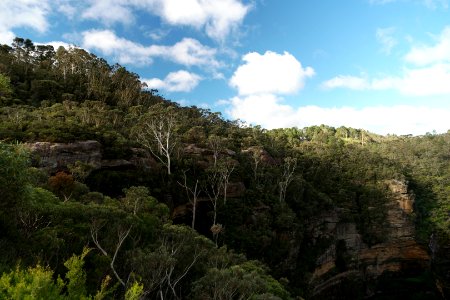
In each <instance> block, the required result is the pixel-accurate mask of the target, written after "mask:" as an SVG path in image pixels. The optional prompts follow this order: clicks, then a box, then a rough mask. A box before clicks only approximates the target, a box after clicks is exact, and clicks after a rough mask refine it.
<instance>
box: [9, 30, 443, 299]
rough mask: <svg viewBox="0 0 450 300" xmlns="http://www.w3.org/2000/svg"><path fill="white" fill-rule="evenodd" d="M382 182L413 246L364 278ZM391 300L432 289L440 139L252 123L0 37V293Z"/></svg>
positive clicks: (385, 200) (439, 213)
mask: <svg viewBox="0 0 450 300" xmlns="http://www.w3.org/2000/svg"><path fill="white" fill-rule="evenodd" d="M58 149H59V150H58ZM393 183H395V184H396V186H404V187H405V191H403V190H402V192H401V193H400V194H401V195H402V197H409V198H408V199H409V200H408V201H412V202H411V203H413V204H411V205H412V206H411V208H410V209H409V208H405V209H404V211H407V212H408V213H407V214H406V213H403V212H402V213H401V218H402V222H403V223H401V224H411V228H412V229H411V230H412V231H411V232H412V233H410V234H409V233H408V235H407V234H403V235H402V236H401V238H402V242H405V243H409V244H408V245H412V244H413V243H414V245H413V246H408V247H409V248H405V249H407V250H405V251H403V252H401V251H400V254H399V255H397V256H396V255H394V254H393V255H392V256H390V258H389V259H388V260H386V265H387V266H388V264H391V265H389V266H395V268H394V267H392V268H390V267H386V270H385V271H383V272H381V273H379V274H378V273H377V274H376V275H374V274H375V273H373V271H372V268H373V262H372V261H370V260H369V259H368V258H367V257H368V256H367V255H368V254H367V253H372V252H373V251H375V254H374V255H375V256H376V257H380V251H379V250H377V249H390V248H389V247H390V246H389V245H395V244H398V241H399V240H398V239H395V238H394V237H392V236H393V235H391V234H390V232H389V230H391V229H389V228H391V227H395V226H391V227H389V226H387V224H392V223H393V221H392V219H393V215H392V214H391V211H392V210H393V208H392V209H391V208H390V207H391V206H392V203H396V202H395V201H396V200H395V199H397V198H395V197H397V196H396V195H397V194H395V193H396V191H397V190H398V189H397V190H396V189H393V188H392V185H393ZM393 199H394V200H393ZM393 201H394V202H393ZM408 203H410V202H408ZM395 205H396V204H395ZM329 216H333V217H329ZM330 219H332V220H331V221H330ZM327 226H328V227H327ZM332 226H335V227H333V228H334V229H333V230H334V231H333V230H331V229H330V228H331V227H332ZM352 226H353V227H354V228H355V233H354V235H357V237H358V241H359V240H360V242H358V245H357V246H355V245H352V244H350V243H349V242H348V241H349V239H348V236H349V235H348V234H346V233H342V232H341V231H340V230H339V228H353V227H352ZM397 227H398V226H397ZM327 228H328V229H330V230H328V229H327ZM397 229H398V228H397ZM400 230H401V228H400ZM347 233H348V232H347ZM383 247H384V248H383ZM408 249H419V250H420V251H419V250H417V251H415V252H414V251H412V250H411V251H409V250H408ZM377 251H378V252H377ZM408 251H409V252H408ZM405 252H408V253H407V254H405ZM413 252H414V253H417V252H420V253H423V254H421V256H420V257H421V258H420V259H421V261H420V263H418V262H417V261H416V258H415V257H416V256H414V255H413V254H414V253H413ZM324 253H329V254H328V255H326V256H324ZM361 253H362V254H361ZM386 253H387V250H386ZM411 253H412V254H411ZM360 254H361V255H360ZM364 255H366V256H364ZM365 257H366V258H365ZM325 262H326V263H327V266H329V267H327V268H326V272H322V273H321V272H319V270H322V267H324V266H325V265H326V264H325ZM402 297H403V298H404V297H406V298H408V297H409V298H410V299H446V297H447V298H448V297H450V132H449V133H445V134H436V133H427V134H426V135H423V136H396V135H387V136H381V135H377V134H374V133H371V132H368V131H365V130H364V129H354V128H347V127H339V128H333V127H330V126H326V125H320V126H312V127H307V128H283V129H275V130H266V129H264V128H261V127H259V126H249V125H246V124H244V123H242V122H240V121H239V120H227V119H226V118H224V117H223V116H222V115H221V114H220V113H215V112H212V111H210V110H208V109H202V108H198V107H195V106H192V107H183V106H180V105H179V104H177V103H175V102H172V101H170V100H168V99H164V97H162V96H161V95H160V94H159V93H158V91H157V90H151V89H148V88H147V87H146V86H145V84H143V83H142V82H141V81H140V80H139V76H138V75H137V74H135V73H132V72H130V71H128V70H126V68H124V67H122V66H120V65H118V64H114V65H110V64H109V63H108V62H107V61H105V60H104V59H102V58H100V57H97V56H95V55H93V54H91V53H88V52H86V51H85V50H83V49H80V48H76V47H73V48H69V49H66V48H64V47H60V48H58V49H54V48H53V47H52V46H49V45H35V44H34V43H33V42H32V41H31V40H29V39H23V38H16V39H15V40H14V43H13V44H12V45H11V46H8V45H0V299H400V298H402Z"/></svg>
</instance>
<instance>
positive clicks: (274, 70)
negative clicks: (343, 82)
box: [219, 51, 314, 128]
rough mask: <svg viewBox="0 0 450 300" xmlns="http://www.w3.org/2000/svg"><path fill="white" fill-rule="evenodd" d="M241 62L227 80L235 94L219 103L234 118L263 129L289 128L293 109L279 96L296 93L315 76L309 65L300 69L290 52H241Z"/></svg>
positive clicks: (295, 115) (292, 119)
mask: <svg viewBox="0 0 450 300" xmlns="http://www.w3.org/2000/svg"><path fill="white" fill-rule="evenodd" d="M242 60H243V61H244V63H243V64H242V65H241V66H239V67H238V68H237V69H236V71H235V72H234V74H233V76H232V77H231V79H230V82H229V84H230V86H232V87H234V88H235V89H236V90H237V91H238V96H236V97H233V98H231V99H229V100H228V101H224V100H222V101H220V103H219V104H227V103H228V105H229V106H230V107H229V109H228V110H227V113H228V114H229V115H230V116H231V117H233V118H238V119H241V120H244V121H246V122H249V123H253V124H260V125H263V126H264V127H266V128H275V127H288V126H292V124H293V123H295V118H296V117H297V113H296V111H295V110H294V109H293V108H292V107H290V106H289V105H286V104H283V101H284V99H283V98H282V97H281V95H287V94H295V93H296V92H298V91H299V90H300V89H302V88H303V87H304V85H305V80H306V79H307V78H308V77H312V76H313V75H314V69H313V68H311V67H306V68H303V67H302V65H301V63H300V62H299V61H298V60H297V59H296V58H295V57H294V56H293V55H291V54H290V53H288V52H284V53H283V54H278V53H275V52H271V51H267V52H265V53H264V54H262V55H261V54H259V53H256V52H251V53H248V54H246V55H244V57H243V59H242Z"/></svg>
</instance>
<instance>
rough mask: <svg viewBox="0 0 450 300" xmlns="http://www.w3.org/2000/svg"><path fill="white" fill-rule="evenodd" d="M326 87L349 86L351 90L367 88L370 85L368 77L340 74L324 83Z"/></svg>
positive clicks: (323, 85)
mask: <svg viewBox="0 0 450 300" xmlns="http://www.w3.org/2000/svg"><path fill="white" fill-rule="evenodd" d="M322 87H323V88H324V89H335V88H348V89H351V90H365V89H368V88H369V87H370V83H369V82H368V80H367V78H364V77H358V76H349V75H339V76H336V77H334V78H332V79H330V80H327V81H325V82H323V83H322Z"/></svg>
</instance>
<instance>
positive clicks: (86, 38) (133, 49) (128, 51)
mask: <svg viewBox="0 0 450 300" xmlns="http://www.w3.org/2000/svg"><path fill="white" fill-rule="evenodd" d="M82 36H83V41H82V46H83V48H86V49H90V50H93V49H95V50H98V51H100V52H102V54H104V55H108V56H113V57H114V59H115V60H117V61H118V62H119V63H121V64H135V65H146V64H150V63H152V59H153V58H154V57H162V58H164V59H167V60H170V61H173V62H175V63H178V64H181V65H184V66H202V67H206V68H209V69H211V70H215V69H216V68H219V67H220V66H221V63H220V62H219V61H217V60H216V59H215V55H216V50H215V49H214V48H210V47H207V46H205V45H202V44H201V43H200V42H199V41H197V40H195V39H191V38H184V39H182V40H181V41H180V42H178V43H176V44H175V45H173V46H160V45H151V46H144V45H141V44H139V43H135V42H132V41H130V40H127V39H124V38H120V37H118V36H117V35H116V34H115V33H114V32H113V31H110V30H89V31H85V32H83V34H82Z"/></svg>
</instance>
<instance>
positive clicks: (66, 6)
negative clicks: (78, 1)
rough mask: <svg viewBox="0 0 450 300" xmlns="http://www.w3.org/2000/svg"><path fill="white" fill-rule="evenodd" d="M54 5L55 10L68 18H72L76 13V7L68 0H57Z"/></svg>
mask: <svg viewBox="0 0 450 300" xmlns="http://www.w3.org/2000/svg"><path fill="white" fill-rule="evenodd" d="M56 6H57V11H58V12H61V13H63V14H64V15H65V16H66V17H68V18H69V19H73V17H74V16H75V15H76V13H77V7H75V6H74V5H73V2H70V0H57V1H56Z"/></svg>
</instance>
